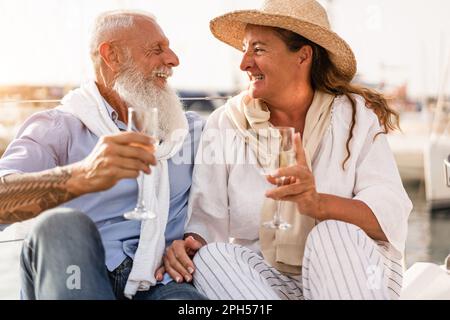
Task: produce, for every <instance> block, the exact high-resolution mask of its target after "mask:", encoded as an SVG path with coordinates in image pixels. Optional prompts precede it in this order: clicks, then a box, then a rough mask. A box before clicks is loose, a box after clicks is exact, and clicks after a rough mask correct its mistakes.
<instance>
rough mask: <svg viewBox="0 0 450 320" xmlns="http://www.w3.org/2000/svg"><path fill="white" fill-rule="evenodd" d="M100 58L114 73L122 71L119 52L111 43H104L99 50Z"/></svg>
mask: <svg viewBox="0 0 450 320" xmlns="http://www.w3.org/2000/svg"><path fill="white" fill-rule="evenodd" d="M98 52H99V53H100V57H101V58H102V60H103V62H104V63H105V64H106V65H107V66H108V67H109V68H110V69H111V71H113V72H117V71H118V70H119V69H120V61H119V52H118V48H117V47H116V46H113V45H112V44H111V43H109V42H102V43H101V44H100V46H99V48H98Z"/></svg>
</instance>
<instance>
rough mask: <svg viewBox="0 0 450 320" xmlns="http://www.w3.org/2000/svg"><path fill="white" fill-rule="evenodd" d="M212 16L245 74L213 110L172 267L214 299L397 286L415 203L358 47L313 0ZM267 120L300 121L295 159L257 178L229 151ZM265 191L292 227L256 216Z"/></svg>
mask: <svg viewBox="0 0 450 320" xmlns="http://www.w3.org/2000/svg"><path fill="white" fill-rule="evenodd" d="M211 30H212V33H213V34H214V36H216V37H217V38H218V39H219V40H221V41H223V42H225V43H227V44H229V45H231V46H233V47H235V48H237V49H239V50H242V52H243V57H242V62H241V66H240V67H241V70H242V71H244V72H245V73H247V75H248V77H249V80H250V84H249V87H248V90H247V91H245V92H243V93H241V94H239V95H238V96H236V97H234V98H232V99H230V100H229V101H228V102H227V104H225V105H224V106H223V107H221V108H220V109H218V110H216V111H215V112H214V113H213V114H212V115H211V116H210V117H209V119H208V122H207V124H206V128H205V131H204V133H203V136H202V142H201V147H200V148H201V149H200V152H199V153H198V154H197V160H196V161H197V162H196V167H195V169H194V177H193V186H192V190H191V199H190V212H191V217H190V221H189V223H188V226H187V230H186V237H185V240H184V241H175V242H174V243H173V245H172V246H171V247H170V249H169V250H167V253H166V256H165V258H164V262H165V268H166V270H167V271H168V272H169V273H170V274H171V275H172V277H173V278H174V279H177V281H180V282H181V281H184V280H186V281H191V280H192V279H193V281H194V284H195V286H196V287H197V288H198V289H199V290H200V291H201V292H202V293H204V294H205V295H207V296H208V297H209V298H212V299H278V298H281V299H303V298H305V299H397V298H398V297H399V294H400V291H401V285H402V270H403V268H402V254H403V251H404V246H405V240H406V233H407V219H408V215H409V213H410V211H411V209H412V205H411V201H410V200H409V198H408V196H407V194H406V192H405V190H404V188H403V186H402V183H401V180H400V177H399V174H398V170H397V168H396V165H395V161H394V157H393V155H392V152H391V150H390V149H389V146H388V143H387V141H386V137H385V134H386V133H388V132H389V131H391V130H394V129H395V128H396V127H397V124H398V115H397V114H396V113H395V112H394V111H393V110H392V109H390V108H389V106H388V105H387V103H386V100H385V99H384V98H383V97H382V95H380V94H379V93H376V92H374V91H372V90H369V89H365V88H360V87H357V86H355V85H353V84H351V80H352V78H353V77H354V75H355V73H356V61H355V58H354V55H353V53H352V51H351V49H350V47H349V46H348V45H347V43H346V42H345V41H344V40H343V39H341V38H340V37H339V36H338V35H336V34H335V33H334V32H332V31H331V30H330V27H329V23H328V18H327V14H326V12H325V10H324V9H323V8H322V7H321V6H320V5H319V4H318V3H317V2H316V1H314V0H288V1H286V0H267V1H266V2H265V3H264V5H263V8H262V9H261V10H246V11H236V12H231V13H228V14H225V15H223V16H220V17H218V18H216V19H214V20H212V21H211ZM275 126H276V127H279V126H283V127H286V126H288V127H293V128H295V131H296V135H295V139H294V141H295V145H296V155H297V158H296V160H297V161H296V164H294V165H293V166H290V167H286V168H282V169H279V170H278V172H276V174H274V175H273V176H271V177H268V178H265V177H264V176H262V175H261V174H260V173H259V170H258V166H257V165H252V164H249V163H242V162H239V161H232V160H230V159H231V158H233V157H229V155H230V154H237V153H239V150H237V149H238V148H241V147H242V145H248V144H251V139H249V137H250V135H248V134H246V133H248V132H250V131H252V130H259V129H264V128H266V129H267V128H271V127H275ZM230 132H233V133H234V134H230ZM209 148H211V149H209ZM208 150H214V151H215V152H207V151H208ZM248 150H249V153H250V155H249V158H251V159H254V158H258V156H259V155H258V153H257V152H255V148H254V147H252V146H251V145H250V147H249V148H248ZM205 154H209V156H208V157H207V158H208V159H207V160H208V161H206V160H205ZM211 154H213V155H214V157H215V158H214V159H213V161H211ZM236 162H238V163H236ZM278 177H289V179H286V180H285V181H287V183H283V184H280V183H279V179H277V178H278ZM268 182H270V183H272V188H271V187H270V186H271V184H269V183H268ZM273 185H275V187H274V186H273ZM270 199H274V200H282V201H284V204H285V205H284V207H283V210H282V212H283V215H284V217H285V219H287V220H288V221H289V222H290V223H291V225H292V227H291V228H289V229H287V230H280V229H279V230H276V229H274V230H270V229H266V228H263V227H262V226H261V224H262V222H263V221H265V220H267V219H270V217H271V214H272V212H273V211H272V210H271V209H270V208H273V206H272V204H273V203H270V201H271V200H270ZM200 248H201V249H200ZM199 249H200V250H199ZM194 253H196V254H195V256H194Z"/></svg>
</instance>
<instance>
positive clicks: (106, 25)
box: [90, 10, 156, 66]
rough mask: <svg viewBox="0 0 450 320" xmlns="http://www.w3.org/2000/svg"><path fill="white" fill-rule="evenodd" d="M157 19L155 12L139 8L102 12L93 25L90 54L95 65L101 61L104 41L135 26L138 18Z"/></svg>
mask: <svg viewBox="0 0 450 320" xmlns="http://www.w3.org/2000/svg"><path fill="white" fill-rule="evenodd" d="M139 17H140V18H145V19H151V20H153V21H156V18H155V16H154V15H153V14H151V13H148V12H145V11H139V10H133V11H130V10H114V11H107V12H104V13H102V14H100V15H99V16H98V17H97V18H96V20H95V22H94V26H93V30H92V33H91V41H90V54H91V59H92V61H93V63H94V66H97V65H98V64H99V62H100V55H99V52H98V47H99V46H100V44H101V43H102V42H105V41H110V40H113V39H114V37H115V36H117V33H118V32H121V31H125V30H129V29H131V28H133V27H134V25H135V21H136V18H139Z"/></svg>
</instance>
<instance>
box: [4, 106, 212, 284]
mask: <svg viewBox="0 0 450 320" xmlns="http://www.w3.org/2000/svg"><path fill="white" fill-rule="evenodd" d="M105 105H106V108H107V109H108V112H109V115H110V117H111V119H112V120H113V121H114V122H115V123H116V124H117V127H118V128H119V129H120V130H126V125H125V123H123V122H122V121H119V120H118V116H117V112H116V111H115V110H114V109H113V108H112V107H111V106H109V105H108V104H107V103H105ZM186 117H187V120H188V123H189V135H188V136H187V138H186V140H185V142H184V144H183V147H182V149H181V150H180V153H179V154H178V155H177V156H178V157H177V159H181V158H182V159H183V160H184V161H183V162H182V163H181V164H180V163H179V162H180V161H177V163H175V162H174V161H173V160H172V159H170V160H169V161H168V166H169V180H170V209H169V217H168V222H167V227H166V231H165V238H166V246H167V245H170V244H171V243H172V241H173V240H176V239H182V238H183V234H184V226H185V221H186V217H187V204H188V196H189V190H190V187H191V180H192V169H193V164H194V158H195V153H196V151H197V148H198V143H199V140H200V135H201V130H202V128H203V125H204V120H202V119H201V117H200V116H199V115H197V114H196V113H193V112H186ZM97 141H98V137H97V136H96V135H94V134H93V133H92V132H91V131H89V130H88V129H87V128H86V127H85V126H84V125H83V124H82V123H81V122H80V120H78V118H76V117H75V116H73V115H71V114H68V113H64V112H62V111H59V110H56V109H52V110H46V111H43V112H39V113H36V114H34V115H33V116H31V117H30V118H29V119H27V121H26V122H25V123H24V124H23V125H22V127H21V128H20V130H19V132H18V134H17V136H16V138H15V139H14V140H13V141H12V143H11V144H10V145H9V146H8V148H7V150H6V151H5V153H4V155H3V157H2V158H1V159H0V176H4V175H7V174H10V173H22V172H38V171H42V170H46V169H51V168H54V167H56V166H64V165H67V164H71V163H74V162H77V161H80V160H82V159H84V158H85V157H86V156H87V155H88V154H89V153H90V152H91V151H92V150H93V148H94V146H95V145H96V144H97ZM137 193H138V192H137V181H136V179H124V180H121V181H119V182H118V183H117V184H116V185H115V186H114V187H113V188H111V189H109V190H107V191H103V192H96V193H92V194H87V195H83V196H81V197H79V198H76V199H74V200H72V201H69V202H66V203H65V204H63V205H62V206H63V207H70V208H73V209H77V210H80V211H82V212H84V213H85V214H86V215H88V216H89V217H90V218H91V219H92V220H93V221H94V223H95V224H96V226H97V228H98V230H99V232H100V235H101V238H102V241H103V245H104V248H105V254H106V261H105V263H106V266H107V268H108V270H110V271H112V270H114V269H115V268H117V267H118V266H119V265H120V264H121V263H122V261H123V260H124V259H125V258H126V256H129V257H131V258H133V257H134V253H135V252H136V249H137V245H138V241H139V234H140V222H139V221H135V220H125V219H124V218H123V216H122V215H123V213H125V212H127V211H130V210H132V209H134V206H135V204H136V200H137ZM4 227H5V225H3V228H4ZM3 228H2V225H0V230H1V229H3ZM166 278H167V277H166Z"/></svg>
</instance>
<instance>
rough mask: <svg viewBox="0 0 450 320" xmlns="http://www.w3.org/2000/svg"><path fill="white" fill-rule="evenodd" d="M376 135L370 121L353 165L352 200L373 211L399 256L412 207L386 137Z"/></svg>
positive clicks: (375, 123)
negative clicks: (354, 170) (354, 169)
mask: <svg viewBox="0 0 450 320" xmlns="http://www.w3.org/2000/svg"><path fill="white" fill-rule="evenodd" d="M379 132H381V128H380V126H379V124H378V120H377V118H374V120H373V121H372V124H371V126H370V128H369V132H368V135H367V137H366V140H365V142H364V145H363V146H362V149H361V153H360V154H359V157H358V160H357V164H356V177H355V186H354V189H353V193H354V195H355V196H354V199H357V200H360V201H363V202H364V203H365V204H366V205H367V206H368V207H369V208H370V209H371V210H372V211H373V213H374V214H375V216H376V218H377V220H378V222H379V223H380V226H381V228H382V230H383V232H384V233H385V235H386V237H387V239H388V241H389V242H390V243H391V244H392V245H393V246H394V247H395V248H396V249H397V250H398V251H399V252H401V253H403V251H404V249H405V242H406V236H407V229H408V216H409V214H410V212H411V210H412V203H411V200H410V199H409V197H408V195H407V193H406V191H405V189H404V188H403V185H402V181H401V179H400V175H399V172H398V169H397V165H396V162H395V159H394V156H393V154H392V151H391V149H390V147H389V144H388V142H387V139H386V136H385V134H379V135H378V136H376V134H377V133H379ZM375 136H376V138H375V140H374V137H375Z"/></svg>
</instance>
